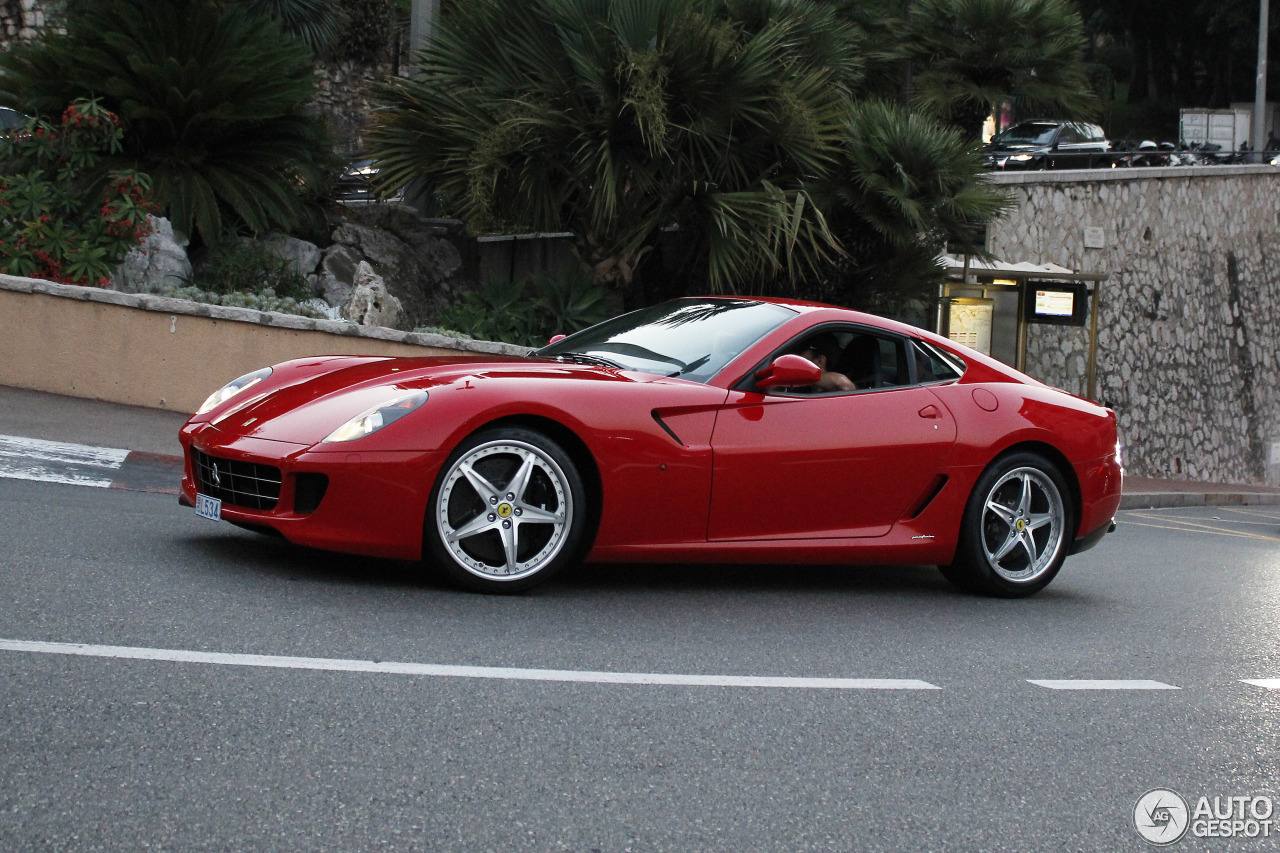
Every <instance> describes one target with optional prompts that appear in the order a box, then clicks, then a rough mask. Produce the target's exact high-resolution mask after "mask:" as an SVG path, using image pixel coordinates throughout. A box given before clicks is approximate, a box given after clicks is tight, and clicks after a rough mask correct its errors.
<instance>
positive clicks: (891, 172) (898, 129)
mask: <svg viewBox="0 0 1280 853" xmlns="http://www.w3.org/2000/svg"><path fill="white" fill-rule="evenodd" d="M844 155H845V156H844V157H843V158H842V160H841V168H840V170H839V171H835V172H833V181H832V184H833V191H834V193H835V195H836V198H837V200H838V205H837V206H838V208H839V209H841V210H844V211H846V212H847V213H851V214H853V215H855V216H856V217H857V219H858V220H859V221H860V222H861V223H865V224H866V225H869V226H870V227H871V228H872V229H873V230H874V231H875V232H876V233H877V234H879V235H880V236H881V237H882V238H883V239H884V240H885V241H887V242H888V243H890V244H895V245H897V246H900V247H901V246H907V245H911V244H915V243H918V242H919V241H920V240H921V239H926V240H930V241H932V242H935V243H938V244H939V245H941V244H943V243H950V244H951V245H952V247H953V248H954V249H957V250H960V251H970V252H972V251H981V247H979V246H972V245H965V241H966V240H969V239H971V238H972V235H973V231H974V229H975V226H980V225H981V224H982V223H984V222H987V221H989V220H990V219H993V218H994V217H996V216H998V215H999V214H1000V213H1002V212H1003V211H1004V210H1005V209H1006V208H1007V206H1008V204H1009V200H1008V198H1007V197H1006V196H1005V195H1004V194H1003V193H1001V192H1000V191H998V190H997V189H996V188H995V187H993V186H991V185H990V184H988V183H986V182H985V181H983V180H982V179H981V177H982V175H983V174H984V170H983V167H982V162H981V160H980V159H979V157H978V156H977V155H976V154H975V153H974V151H973V149H972V147H971V146H970V145H969V144H968V142H966V140H965V138H964V136H963V135H962V134H961V133H960V132H959V131H957V130H953V129H949V128H944V127H940V126H939V125H938V124H937V123H936V122H934V121H932V120H930V119H929V118H928V117H926V116H923V115H920V114H919V113H910V112H907V111H906V110H904V109H902V108H900V107H897V106H894V105H892V104H888V103H885V102H883V101H865V102H863V103H859V104H857V105H856V106H855V107H854V108H853V109H851V110H850V113H849V123H848V136H847V137H846V140H845V146H844Z"/></svg>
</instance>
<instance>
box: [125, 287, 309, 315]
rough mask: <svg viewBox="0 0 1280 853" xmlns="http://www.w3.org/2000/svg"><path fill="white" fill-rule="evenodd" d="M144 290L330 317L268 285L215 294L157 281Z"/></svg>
mask: <svg viewBox="0 0 1280 853" xmlns="http://www.w3.org/2000/svg"><path fill="white" fill-rule="evenodd" d="M147 292H148V293H154V294H156V295H157V296H168V297H171V298H173V299H185V300H187V301H188V302H203V303H205V304H207V305H224V306H226V307H228V308H252V309H253V310H255V311H278V312H280V313H281V314H297V315H298V316H300V317H311V318H313V319H317V320H323V319H326V318H328V316H329V315H328V314H327V313H325V312H324V311H322V310H320V309H318V308H315V307H314V306H311V305H305V304H303V303H302V302H299V301H298V300H297V299H295V298H293V297H291V296H277V295H276V293H275V291H274V290H272V289H271V288H269V287H268V288H264V289H263V290H261V291H259V292H256V293H255V292H250V291H244V290H237V291H233V292H231V293H218V292H216V291H212V290H201V289H200V288H199V287H194V286H191V285H180V286H175V285H171V284H156V285H152V286H151V287H150V289H149V290H148V291H147Z"/></svg>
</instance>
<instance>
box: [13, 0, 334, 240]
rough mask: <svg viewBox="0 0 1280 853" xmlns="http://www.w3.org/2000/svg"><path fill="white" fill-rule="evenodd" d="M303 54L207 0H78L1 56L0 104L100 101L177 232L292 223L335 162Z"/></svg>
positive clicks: (42, 109)
mask: <svg viewBox="0 0 1280 853" xmlns="http://www.w3.org/2000/svg"><path fill="white" fill-rule="evenodd" d="M314 85H315V83H314V73H313V70H312V57H311V55H310V53H309V51H308V50H307V48H306V47H305V46H304V45H303V44H302V43H301V42H300V41H298V40H296V39H293V38H289V37H287V36H285V35H284V34H283V33H282V32H281V31H280V29H279V28H278V26H276V25H275V23H274V22H272V21H269V20H264V19H263V18H262V17H260V16H257V15H253V14H250V13H249V12H248V11H246V10H245V9H243V8H240V7H238V6H235V7H231V6H221V5H219V4H217V3H215V2H209V1H208V0H99V2H93V3H90V2H81V3H78V4H77V5H76V6H75V7H74V8H73V9H72V10H71V12H70V14H69V16H68V19H67V22H66V34H65V35H57V34H49V35H46V36H45V37H44V38H42V39H41V40H40V41H38V42H34V43H32V44H30V45H20V46H15V47H14V48H13V49H12V50H10V51H8V52H4V53H0V102H4V103H6V104H8V105H10V106H14V107H17V108H18V109H20V110H22V111H23V112H27V113H31V114H34V115H42V116H53V115H58V114H60V113H61V111H62V109H63V108H64V107H65V106H66V105H67V104H68V103H70V102H71V101H73V100H75V99H77V98H82V97H95V98H99V99H100V100H101V103H102V104H103V106H105V107H107V108H108V109H110V110H112V111H113V112H115V113H116V114H117V115H119V116H120V117H121V118H122V119H123V121H124V125H125V142H124V146H125V148H124V152H123V158H124V159H125V160H126V161H127V163H125V164H122V165H128V166H130V167H132V168H135V169H138V170H140V171H144V172H146V173H148V174H150V175H151V176H152V178H153V180H154V182H155V190H156V194H157V196H158V198H159V199H160V200H161V202H162V203H164V204H165V205H166V208H167V213H168V215H169V217H170V218H171V219H172V221H173V225H174V227H175V228H176V229H178V230H180V231H182V232H183V233H185V234H187V235H188V236H197V235H198V236H199V237H201V238H202V239H203V240H204V241H205V242H208V243H212V242H214V241H215V240H216V239H217V237H218V235H220V234H221V233H222V232H223V231H224V229H226V228H235V229H242V230H248V231H251V232H263V231H267V230H269V229H272V228H281V229H288V228H290V227H292V226H295V225H297V224H298V223H299V222H300V221H301V220H302V219H303V217H304V216H305V215H306V208H305V205H304V202H303V192H304V191H305V190H306V188H307V187H308V186H310V185H313V184H315V183H316V182H317V181H318V180H319V179H320V178H321V175H322V173H323V172H324V171H325V170H327V169H329V168H330V158H331V157H332V154H331V149H330V146H329V145H328V142H327V140H326V139H325V137H324V135H323V132H322V129H321V126H320V123H319V120H318V119H317V118H315V117H314V116H312V115H311V114H309V113H308V112H307V110H306V105H307V103H308V101H309V99H310V97H311V95H312V94H313V92H314Z"/></svg>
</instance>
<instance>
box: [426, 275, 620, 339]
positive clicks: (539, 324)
mask: <svg viewBox="0 0 1280 853" xmlns="http://www.w3.org/2000/svg"><path fill="white" fill-rule="evenodd" d="M530 291H532V293H530ZM615 307H616V306H615V305H613V304H612V302H611V301H610V299H609V296H608V294H607V293H606V291H605V288H604V286H603V285H601V284H598V283H596V282H595V281H593V279H592V276H591V275H590V274H589V273H586V272H582V271H575V272H570V273H566V274H564V275H561V276H559V277H556V276H532V277H531V278H530V279H529V281H528V282H527V283H526V282H524V281H488V282H485V283H484V284H482V285H481V286H480V287H478V288H476V289H475V290H472V291H470V292H468V293H467V294H466V295H465V296H464V297H463V299H462V302H460V303H458V304H457V305H455V306H453V307H452V308H450V309H448V310H447V311H445V312H443V313H442V314H441V315H440V326H441V327H442V328H444V329H450V330H456V331H458V332H461V333H463V334H464V335H466V336H467V337H470V338H475V339H478V340H486V341H505V342H507V343H512V344H519V345H521V346H542V345H543V344H545V343H546V342H547V341H548V340H549V339H550V338H551V337H552V336H553V335H557V334H566V335H567V334H571V333H573V332H576V331H579V330H580V329H585V328H587V327H588V326H593V325H595V324H596V323H599V322H602V321H604V320H607V319H608V318H609V317H611V316H613V314H614V313H615V310H614V309H615Z"/></svg>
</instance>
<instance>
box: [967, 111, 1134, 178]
mask: <svg viewBox="0 0 1280 853" xmlns="http://www.w3.org/2000/svg"><path fill="white" fill-rule="evenodd" d="M982 153H983V156H984V157H985V158H986V161H987V165H988V166H990V167H991V168H993V169H1020V170H1025V169H1092V168H1096V167H1100V166H1101V167H1107V166H1110V165H1111V143H1110V142H1108V141H1107V135H1106V134H1105V133H1103V132H1102V128H1100V127H1098V125H1096V124H1089V123H1087V122H1078V121H1055V120H1053V119H1037V120H1034V121H1024V122H1020V123H1018V124H1015V125H1014V126H1013V127H1011V128H1009V129H1008V130H1002V131H1001V132H999V133H997V134H996V135H995V136H994V137H992V138H991V142H989V143H988V144H987V145H986V146H984V147H983V149H982Z"/></svg>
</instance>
